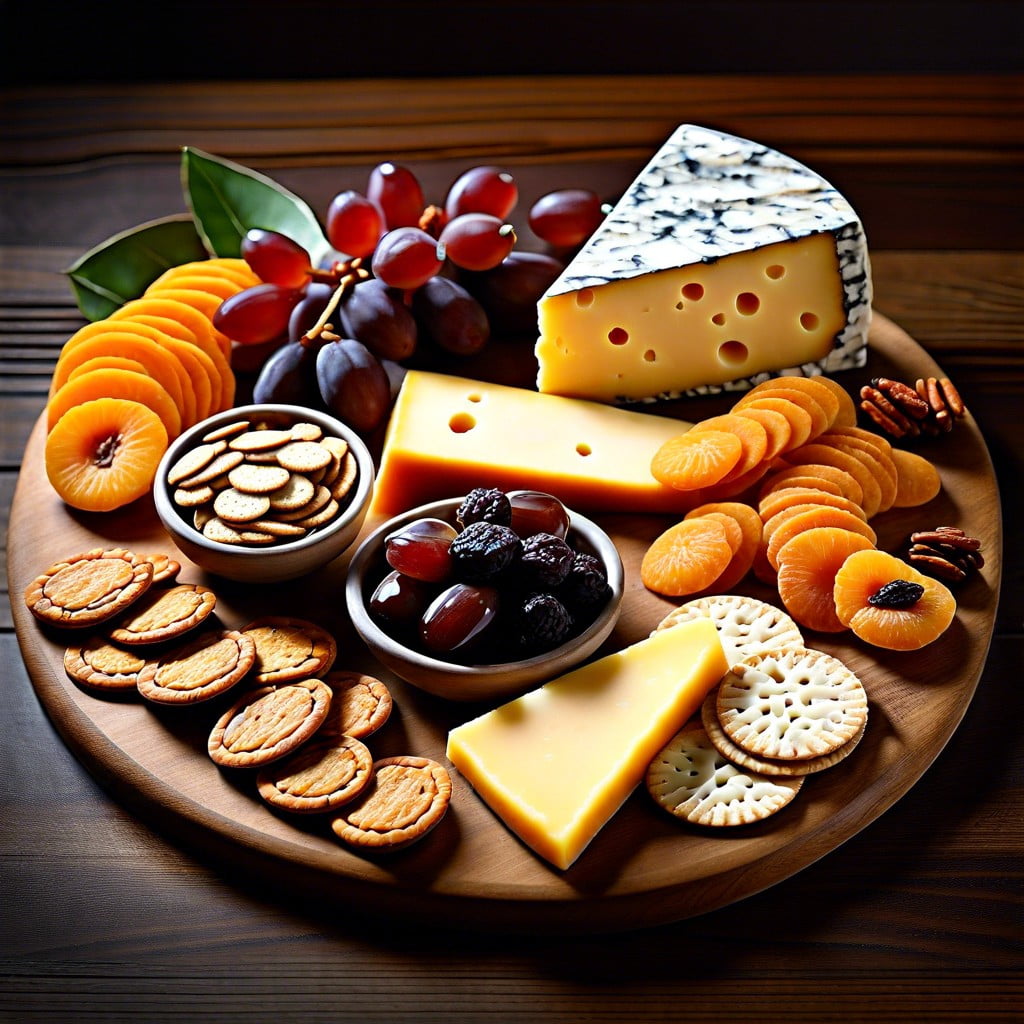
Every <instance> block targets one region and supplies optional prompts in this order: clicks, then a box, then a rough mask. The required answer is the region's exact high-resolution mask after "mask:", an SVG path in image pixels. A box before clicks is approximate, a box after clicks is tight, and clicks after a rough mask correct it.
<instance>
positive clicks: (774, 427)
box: [735, 405, 793, 462]
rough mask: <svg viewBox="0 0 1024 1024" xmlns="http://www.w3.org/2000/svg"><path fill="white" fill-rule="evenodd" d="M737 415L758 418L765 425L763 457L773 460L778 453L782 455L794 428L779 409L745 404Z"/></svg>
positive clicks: (769, 460) (766, 460) (737, 411)
mask: <svg viewBox="0 0 1024 1024" xmlns="http://www.w3.org/2000/svg"><path fill="white" fill-rule="evenodd" d="M735 415H736V416H746V417H747V419H751V420H757V422H758V423H760V424H761V426H762V427H764V432H765V438H766V445H765V453H764V457H763V458H764V461H765V462H771V461H772V459H774V458H775V457H776V456H777V455H781V454H782V452H784V451H785V450H786V448H787V446H788V445H789V442H790V439H791V438H792V437H793V428H792V426H790V422H789V420H788V419H786V417H785V416H783V415H782V413H781V412H779V411H778V410H777V409H765V408H763V407H761V406H756V405H745V406H743V407H742V408H740V409H737V410H736V412H735Z"/></svg>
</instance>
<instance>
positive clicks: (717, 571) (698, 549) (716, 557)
mask: <svg viewBox="0 0 1024 1024" xmlns="http://www.w3.org/2000/svg"><path fill="white" fill-rule="evenodd" d="M732 555H733V553H732V548H731V547H730V546H729V540H728V535H727V533H726V529H725V527H724V526H723V525H722V524H721V523H720V522H718V521H717V520H715V519H711V518H708V517H701V518H698V519H683V520H682V521H681V522H678V523H676V524H675V525H674V526H670V527H669V528H668V529H667V530H665V531H664V532H663V533H662V534H660V535H659V536H658V537H656V538H655V540H654V541H653V543H652V544H651V546H650V547H649V548H648V549H647V551H646V552H645V553H644V557H643V559H642V560H641V562H640V580H641V582H642V583H643V585H644V586H645V587H647V589H648V590H652V591H653V592H654V593H656V594H661V595H663V596H664V597H684V596H686V595H689V594H696V593H699V592H700V591H702V590H706V589H707V588H708V587H710V586H711V584H712V583H714V582H715V580H716V579H718V577H719V576H721V575H722V573H723V572H724V571H725V569H726V568H727V567H728V565H729V563H730V562H731V561H732Z"/></svg>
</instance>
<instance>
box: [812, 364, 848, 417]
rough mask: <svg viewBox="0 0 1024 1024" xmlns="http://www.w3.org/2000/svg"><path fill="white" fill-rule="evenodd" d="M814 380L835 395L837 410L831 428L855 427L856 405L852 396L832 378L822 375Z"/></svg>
mask: <svg viewBox="0 0 1024 1024" xmlns="http://www.w3.org/2000/svg"><path fill="white" fill-rule="evenodd" d="M816 379H817V380H819V381H821V383H822V384H823V385H824V386H825V387H827V388H828V389H829V391H831V392H832V394H833V395H835V398H836V401H837V402H838V403H839V409H838V411H837V412H836V417H835V419H834V420H833V421H832V426H833V427H855V426H856V425H857V403H856V402H855V401H854V400H853V395H851V394H850V392H849V391H847V390H846V388H844V387H843V385H842V384H840V383H839V381H837V380H836V379H835V378H834V377H828V376H826V375H825V374H822V375H821V376H820V377H817V378H816Z"/></svg>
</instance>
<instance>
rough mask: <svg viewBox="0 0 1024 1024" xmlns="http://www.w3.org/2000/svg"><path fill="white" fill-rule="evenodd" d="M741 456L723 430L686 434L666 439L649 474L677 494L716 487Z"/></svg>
mask: <svg viewBox="0 0 1024 1024" xmlns="http://www.w3.org/2000/svg"><path fill="white" fill-rule="evenodd" d="M742 455H743V443H742V442H741V441H740V439H739V438H738V437H737V436H736V435H735V434H733V433H731V432H729V431H725V430H704V431H696V432H695V431H693V430H688V431H687V432H686V433H685V434H677V435H676V436H675V437H671V438H669V439H668V440H667V441H665V442H664V443H663V444H662V445H661V447H660V448H659V449H658V450H657V452H655V453H654V458H653V459H652V460H651V473H652V474H653V476H654V478H655V479H656V480H657V481H659V482H660V483H663V484H666V485H668V486H669V487H674V488H675V489H676V490H679V491H697V490H700V489H701V488H702V487H708V486H710V485H711V484H716V483H718V482H719V481H720V480H721V479H722V478H723V477H724V476H725V475H726V474H727V473H728V472H729V471H730V470H731V469H732V468H733V467H734V466H735V465H736V464H737V463H738V462H739V461H740V458H741V457H742Z"/></svg>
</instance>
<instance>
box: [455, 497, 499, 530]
mask: <svg viewBox="0 0 1024 1024" xmlns="http://www.w3.org/2000/svg"><path fill="white" fill-rule="evenodd" d="M455 518H456V519H457V520H458V522H459V525H460V526H461V527H463V529H465V528H466V527H467V526H469V525H470V523H497V524H498V525H499V526H508V525H509V524H510V523H511V522H512V502H511V501H510V500H509V497H508V495H507V494H506V493H505V492H504V491H501V490H498V488H497V487H474V488H473V490H471V491H470V492H469V494H467V495H466V497H465V498H463V499H462V504H461V505H460V506H459V510H458V512H456V514H455Z"/></svg>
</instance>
